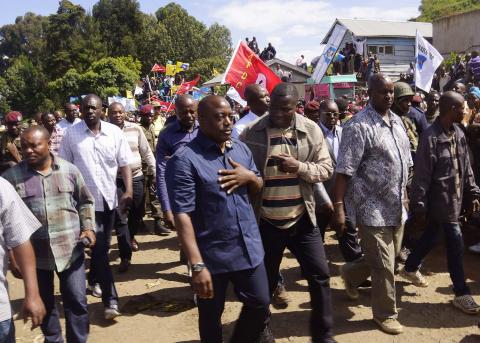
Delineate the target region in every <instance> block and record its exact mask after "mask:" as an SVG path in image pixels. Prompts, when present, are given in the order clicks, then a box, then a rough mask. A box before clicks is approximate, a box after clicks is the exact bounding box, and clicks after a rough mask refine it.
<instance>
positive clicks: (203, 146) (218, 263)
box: [166, 132, 264, 274]
mask: <svg viewBox="0 0 480 343" xmlns="http://www.w3.org/2000/svg"><path fill="white" fill-rule="evenodd" d="M229 158H232V159H233V160H234V161H235V162H237V163H239V164H241V165H243V166H244V167H245V168H247V169H250V170H252V171H253V172H255V174H256V175H260V173H259V172H258V170H257V167H256V166H255V163H254V162H253V157H252V153H251V152H250V150H249V149H248V148H247V146H246V145H245V144H244V143H242V142H240V141H238V140H236V139H234V140H233V141H232V144H231V146H230V147H226V148H225V151H224V152H223V153H222V152H221V150H220V148H219V147H218V145H217V144H215V143H214V142H213V141H211V140H210V139H208V138H207V137H205V136H204V135H203V134H202V133H201V132H199V133H198V135H197V137H196V138H195V139H194V140H192V142H190V143H189V144H188V145H186V146H185V147H184V148H183V149H181V150H179V151H177V152H176V153H175V155H173V157H172V158H171V159H170V160H169V161H168V163H167V169H166V181H167V184H168V195H169V198H170V203H171V206H172V211H173V213H188V214H190V217H191V219H192V224H193V227H194V230H195V237H196V240H197V244H198V247H199V249H200V253H201V254H202V258H203V261H204V263H205V265H206V266H207V268H208V269H209V270H210V272H211V273H212V274H219V273H227V272H233V271H238V270H245V269H250V268H254V267H256V266H258V265H259V264H260V263H261V262H262V261H263V255H264V251H263V246H262V241H261V238H260V233H259V230H258V225H257V221H256V219H255V214H254V212H253V209H252V206H251V204H250V200H249V198H248V189H247V188H248V187H247V186H243V187H239V188H237V189H236V190H235V191H234V192H233V193H231V194H227V193H226V191H225V190H224V189H222V188H221V187H220V183H219V182H218V177H219V174H218V171H219V170H220V169H233V167H232V165H231V164H230V163H229V161H228V159H229Z"/></svg>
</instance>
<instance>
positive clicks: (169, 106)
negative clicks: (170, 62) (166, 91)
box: [167, 81, 184, 113]
mask: <svg viewBox="0 0 480 343" xmlns="http://www.w3.org/2000/svg"><path fill="white" fill-rule="evenodd" d="M183 83H184V81H182V83H181V84H180V86H178V88H177V91H176V92H175V95H174V96H173V99H172V100H171V101H170V105H168V108H167V113H168V112H169V111H170V108H171V107H172V104H173V101H174V100H175V99H176V98H177V93H178V90H179V89H180V87H182V85H183Z"/></svg>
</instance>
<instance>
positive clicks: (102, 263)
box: [60, 94, 133, 319]
mask: <svg viewBox="0 0 480 343" xmlns="http://www.w3.org/2000/svg"><path fill="white" fill-rule="evenodd" d="M80 109H81V111H82V115H83V121H81V122H80V123H78V124H76V125H74V126H72V127H71V128H70V129H68V131H67V133H66V134H65V136H64V138H63V141H62V146H61V148H60V157H62V158H63V159H65V160H67V161H69V162H71V163H73V164H75V165H76V166H77V168H78V169H79V170H80V172H81V173H82V175H83V178H84V179H85V183H86V184H87V187H88V189H89V190H90V192H91V193H92V195H93V196H94V198H95V224H96V233H97V243H96V244H95V246H94V247H93V249H92V261H91V265H90V273H89V275H88V288H89V290H91V291H92V293H93V295H94V296H97V297H100V296H101V297H102V302H103V304H104V306H105V318H106V319H113V318H115V317H117V316H119V315H120V312H119V311H118V295H117V291H116V289H115V284H114V281H113V275H112V270H111V269H110V263H109V259H108V249H109V244H110V239H111V234H112V228H113V223H114V218H115V208H117V185H116V179H117V171H118V170H120V173H121V175H122V179H123V183H124V185H125V192H124V193H123V194H122V196H121V197H120V199H119V201H120V203H119V204H118V208H119V210H120V211H121V212H126V211H127V210H128V209H129V208H130V206H131V202H132V193H133V191H132V171H131V169H130V166H129V164H130V161H131V160H132V157H131V155H132V152H131V150H130V147H129V146H128V142H127V140H126V138H125V136H124V134H123V132H122V130H121V129H119V128H118V127H117V126H115V125H113V124H110V123H107V122H103V121H101V120H100V116H101V115H102V100H101V99H100V98H99V97H98V96H97V95H95V94H89V95H87V96H86V97H84V98H83V99H82V104H81V108H80ZM97 283H98V284H99V286H98V284H97Z"/></svg>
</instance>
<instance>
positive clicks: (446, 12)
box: [415, 0, 480, 22]
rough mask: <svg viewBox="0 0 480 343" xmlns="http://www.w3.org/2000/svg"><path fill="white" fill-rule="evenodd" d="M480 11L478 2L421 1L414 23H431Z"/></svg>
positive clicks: (461, 0) (473, 0) (460, 0)
mask: <svg viewBox="0 0 480 343" xmlns="http://www.w3.org/2000/svg"><path fill="white" fill-rule="evenodd" d="M475 9H480V1H478V0H422V3H421V5H420V7H419V10H420V16H419V17H418V18H415V21H426V22H431V21H434V20H436V19H439V18H442V17H448V16H451V15H454V14H459V13H464V12H469V11H472V10H475Z"/></svg>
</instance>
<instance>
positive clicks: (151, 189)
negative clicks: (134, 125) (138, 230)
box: [140, 124, 162, 219]
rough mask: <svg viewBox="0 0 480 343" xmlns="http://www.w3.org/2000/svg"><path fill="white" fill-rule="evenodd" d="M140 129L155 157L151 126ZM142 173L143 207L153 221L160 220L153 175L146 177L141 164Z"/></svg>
mask: <svg viewBox="0 0 480 343" xmlns="http://www.w3.org/2000/svg"><path fill="white" fill-rule="evenodd" d="M140 127H141V128H142V129H143V133H145V137H147V141H148V144H149V145H150V149H152V152H153V155H155V130H154V127H153V124H151V125H150V126H149V127H148V128H145V126H143V125H140ZM142 171H143V175H145V205H146V206H148V207H149V208H150V211H151V216H152V217H153V218H154V219H160V218H161V216H162V215H161V209H160V202H159V201H158V199H157V191H156V187H155V177H154V176H153V175H148V173H147V164H146V163H142Z"/></svg>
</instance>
